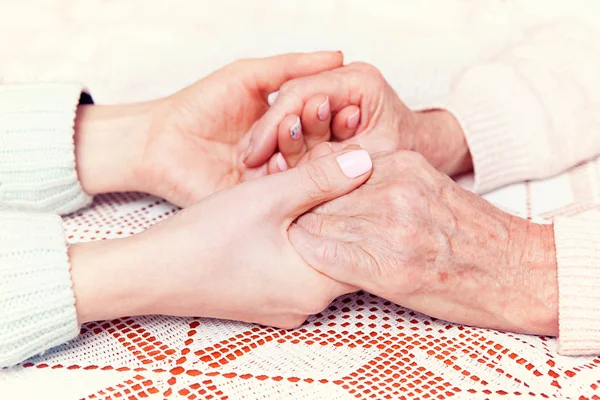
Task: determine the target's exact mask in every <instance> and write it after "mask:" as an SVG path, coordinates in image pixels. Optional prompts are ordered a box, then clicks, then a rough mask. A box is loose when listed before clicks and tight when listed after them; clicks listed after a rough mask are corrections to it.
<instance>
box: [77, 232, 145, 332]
mask: <svg viewBox="0 0 600 400" xmlns="http://www.w3.org/2000/svg"><path fill="white" fill-rule="evenodd" d="M137 241H138V240H137V238H136V237H130V238H126V239H115V240H105V241H98V242H90V243H78V244H74V245H71V246H70V247H69V262H70V264H71V278H72V281H73V291H74V293H75V307H76V310H77V320H78V322H79V323H80V324H82V323H85V322H90V321H100V320H109V319H114V318H120V317H124V316H131V315H145V314H150V313H152V301H151V300H150V294H151V293H152V291H151V290H149V288H147V287H145V285H146V283H145V280H144V279H143V277H144V272H143V271H140V270H139V269H140V268H142V267H146V266H147V265H148V263H147V260H144V259H143V257H145V256H144V254H145V253H144V252H143V251H139V249H137V248H135V247H136V242H137Z"/></svg>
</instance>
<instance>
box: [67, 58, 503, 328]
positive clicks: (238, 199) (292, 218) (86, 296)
mask: <svg viewBox="0 0 600 400" xmlns="http://www.w3.org/2000/svg"><path fill="white" fill-rule="evenodd" d="M277 91H278V96H277V98H276V99H275V100H274V102H273V104H272V105H269V102H268V97H269V95H270V94H271V93H273V92H277ZM441 125H443V126H446V127H451V126H456V127H457V128H458V129H456V130H453V129H450V128H447V129H446V131H445V134H444V135H440V136H439V137H435V138H434V137H432V132H434V131H435V129H434V128H436V127H439V126H441ZM75 143H76V159H77V168H78V174H79V177H80V179H81V182H82V185H83V188H84V189H85V190H86V191H87V192H88V193H90V194H99V193H105V192H116V191H140V192H146V193H150V194H153V195H156V196H160V197H163V198H165V199H167V200H169V201H171V202H172V203H174V204H176V205H178V206H180V207H183V210H182V211H180V212H179V213H177V214H176V215H175V216H173V217H171V218H169V219H167V220H166V221H163V222H161V223H159V224H157V225H155V226H154V227H152V228H150V229H148V230H147V231H145V232H143V233H141V234H138V235H134V236H132V237H128V238H125V239H119V240H108V241H103V242H97V243H87V244H75V245H72V246H71V247H70V250H69V255H70V259H71V263H72V277H73V282H74V290H75V295H76V302H77V303H76V304H77V312H78V318H79V322H80V323H83V322H87V321H92V320H103V319H111V318H116V317H122V316H128V315H145V314H167V315H177V316H203V317H216V318H224V319H233V320H240V321H246V322H254V323H260V324H264V325H270V326H276V327H282V328H293V327H297V326H299V325H300V324H302V323H303V322H304V321H305V320H306V318H307V317H308V316H309V315H311V314H314V313H318V312H320V311H322V310H323V309H324V308H325V307H327V305H328V304H329V303H330V302H331V301H332V300H333V299H335V298H336V297H338V296H340V295H342V294H345V293H350V292H353V291H356V290H358V289H365V290H367V291H369V292H372V293H374V294H377V295H380V296H382V297H386V298H389V299H392V300H393V301H396V302H399V303H402V305H406V306H409V307H414V308H415V309H417V310H419V311H423V312H426V313H429V314H432V315H437V314H440V313H442V314H443V316H444V317H448V312H451V313H455V314H456V315H457V316H462V315H467V314H469V313H468V312H467V311H465V310H466V309H468V307H470V305H468V304H464V305H460V304H452V305H451V306H449V307H451V309H449V310H440V306H439V304H440V302H437V301H433V300H431V297H430V296H433V298H434V300H435V296H436V294H435V292H434V291H433V288H431V287H429V286H428V287H427V290H425V285H426V282H429V281H430V278H431V277H429V276H426V275H423V274H422V273H421V272H419V271H418V270H419V268H421V267H422V266H423V263H425V262H427V261H426V260H429V259H430V258H431V254H432V252H435V251H439V249H438V247H437V246H438V243H437V242H436V241H431V240H430V242H427V240H429V239H430V237H434V236H435V237H437V236H436V235H438V233H436V232H432V231H431V229H430V228H431V226H432V225H431V219H432V218H436V219H439V220H440V221H447V220H448V221H449V216H452V215H456V212H457V211H456V210H452V211H448V210H447V209H446V204H445V203H444V204H442V203H440V202H441V201H449V202H452V203H453V204H454V205H455V206H456V204H464V205H465V207H464V210H463V211H464V214H465V218H467V219H470V214H469V211H468V210H470V208H469V207H472V204H473V201H475V202H476V203H477V202H478V201H479V200H478V199H477V198H476V199H475V200H473V199H472V198H469V197H468V195H467V194H466V192H465V193H463V192H461V191H460V189H459V188H457V187H455V186H453V185H454V183H453V182H452V181H451V180H450V179H449V178H448V176H447V174H448V175H450V174H455V173H458V172H461V171H462V170H464V169H468V168H469V167H470V166H469V165H468V164H469V162H470V158H469V154H468V149H467V146H466V143H465V141H464V137H463V135H462V132H461V130H460V129H459V127H458V125H457V124H456V121H454V119H453V118H452V116H451V115H449V114H448V113H445V112H442V111H431V112H424V113H415V112H413V111H411V110H409V109H408V108H407V107H406V106H405V105H404V104H403V103H402V102H401V101H400V99H399V98H398V96H397V95H396V93H395V92H394V90H393V89H392V88H391V87H390V86H389V84H388V83H387V82H386V81H385V79H384V78H383V77H382V76H381V74H380V73H379V72H378V71H377V69H375V68H374V67H372V66H370V65H367V64H363V63H354V64H349V65H345V66H344V65H343V55H342V54H341V53H340V52H316V53H309V54H286V55H280V56H275V57H270V58H264V59H247V60H240V61H236V62H234V63H232V64H230V65H227V66H225V67H223V68H221V69H220V70H218V71H216V72H214V73H212V74H211V75H209V76H207V77H205V78H204V79H202V80H200V81H199V82H197V83H195V84H193V85H191V86H189V87H187V88H185V89H183V90H181V91H179V92H177V93H175V94H173V95H171V96H169V97H166V98H162V99H158V100H153V101H150V102H145V103H137V104H130V105H119V106H80V107H79V110H78V116H77V122H76V135H75ZM407 150H408V151H407ZM440 190H443V191H444V193H447V194H446V195H445V197H443V198H440V197H439V196H438V193H439V192H440ZM453 193H455V194H453ZM453 196H454V197H453ZM450 197H452V198H450ZM477 204H479V203H477ZM481 207H483V208H485V207H487V204H483V203H481ZM490 208H491V206H490ZM432 213H435V215H432ZM449 225H452V222H449ZM451 228H452V226H451V227H450V228H449V229H451ZM440 229H442V228H440ZM454 229H455V226H454ZM419 235H421V236H422V237H418V236H419ZM441 259H442V256H441V255H440V260H441ZM421 261H422V262H421ZM459 261H460V260H459ZM459 261H457V262H459ZM392 278H393V279H392ZM422 289H423V293H420V292H419V291H421V290H422ZM459 289H460V288H456V289H453V290H459ZM443 290H447V289H443ZM440 291H442V289H440ZM424 293H426V295H425V294H424ZM432 293H433V295H432ZM424 296H428V297H424ZM444 296H451V294H443V295H442V294H439V293H438V294H437V298H442V297H444ZM414 299H417V300H414ZM461 307H462V308H461ZM442 308H443V307H442ZM486 318H488V320H486V323H485V324H486V325H487V326H490V325H491V326H493V325H494V321H492V322H490V320H489V315H487V316H486ZM450 319H452V315H450ZM454 319H455V320H458V322H461V321H460V320H461V317H456V318H454ZM465 322H469V323H474V324H477V323H478V321H473V320H472V319H470V320H468V321H465Z"/></svg>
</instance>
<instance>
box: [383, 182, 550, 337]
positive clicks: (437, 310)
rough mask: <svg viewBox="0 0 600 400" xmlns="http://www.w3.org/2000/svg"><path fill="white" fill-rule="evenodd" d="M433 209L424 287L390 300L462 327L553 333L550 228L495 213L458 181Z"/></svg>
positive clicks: (442, 195)
mask: <svg viewBox="0 0 600 400" xmlns="http://www.w3.org/2000/svg"><path fill="white" fill-rule="evenodd" d="M439 198H440V201H441V202H442V204H444V205H443V206H442V207H433V208H431V211H430V213H431V216H430V218H431V220H432V221H435V222H434V223H433V224H434V226H433V227H431V228H430V229H431V230H432V232H431V233H430V237H431V240H434V241H435V243H436V246H435V248H436V249H437V250H436V253H437V255H436V257H435V260H434V261H432V264H433V265H431V267H430V268H425V269H424V272H423V274H424V276H423V277H422V280H423V282H425V284H424V286H423V287H422V288H420V289H419V290H417V291H416V292H415V293H410V294H409V295H405V294H402V293H400V297H398V298H395V297H394V293H391V294H384V296H383V297H387V298H388V299H389V300H392V301H395V302H397V303H399V304H402V305H405V306H407V307H410V308H413V309H415V310H417V311H421V312H424V313H426V314H429V315H432V316H434V317H437V318H441V319H445V320H449V321H452V322H458V323H461V324H466V325H471V326H480V327H486V328H492V329H499V330H505V331H511V332H521V333H529V334H543V335H553V336H555V335H557V333H558V304H557V302H558V290H557V271H556V256H555V250H554V237H553V233H552V226H551V225H539V224H535V223H532V222H530V221H528V220H524V219H521V218H518V217H515V216H512V215H509V214H507V213H504V212H503V211H501V210H499V209H497V208H496V207H494V206H493V205H491V204H490V203H488V202H487V201H485V200H484V199H483V198H481V197H479V196H477V195H475V194H473V193H470V192H468V191H466V190H464V189H462V188H460V187H459V186H458V185H456V184H453V183H452V184H449V185H448V186H447V187H446V188H445V190H443V191H442V192H441V194H440V195H439Z"/></svg>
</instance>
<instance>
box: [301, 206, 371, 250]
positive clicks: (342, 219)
mask: <svg viewBox="0 0 600 400" xmlns="http://www.w3.org/2000/svg"><path fill="white" fill-rule="evenodd" d="M334 201H335V200H334ZM296 224H298V226H300V227H302V228H303V229H304V230H306V231H307V232H308V233H310V234H311V235H313V236H320V237H326V238H329V239H336V240H340V241H343V242H356V241H359V240H361V239H362V235H364V232H365V223H364V221H363V220H361V219H359V218H355V217H352V216H338V215H324V214H315V213H312V212H308V213H306V214H303V215H301V216H300V217H299V218H298V219H297V220H296Z"/></svg>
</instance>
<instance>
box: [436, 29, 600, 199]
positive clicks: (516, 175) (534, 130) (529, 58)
mask: <svg viewBox="0 0 600 400" xmlns="http://www.w3.org/2000/svg"><path fill="white" fill-rule="evenodd" d="M599 29H600V28H599V27H597V26H592V24H590V23H587V22H586V21H584V20H579V21H578V20H569V21H556V22H553V23H549V24H546V25H543V26H538V27H534V28H532V29H530V30H529V31H528V32H526V34H525V37H524V40H522V41H521V42H519V43H517V44H516V45H513V46H511V47H509V48H506V49H504V50H503V51H502V52H501V53H500V54H498V55H496V56H495V57H494V58H493V59H491V60H488V61H486V62H483V63H481V64H478V65H475V66H473V67H471V68H468V69H466V70H465V72H464V73H463V74H462V76H460V77H458V79H457V80H456V81H455V83H454V85H453V87H452V90H451V92H450V95H449V97H448V98H447V99H445V100H444V101H442V102H441V107H442V108H446V109H447V110H448V111H450V112H451V113H453V114H454V115H455V117H456V118H457V119H458V121H459V123H460V124H461V126H462V128H463V131H464V133H465V137H466V140H467V143H468V146H469V148H470V150H471V155H472V157H473V164H474V170H475V187H474V190H475V191H477V192H480V193H481V192H487V191H489V190H492V189H495V188H497V187H500V186H503V185H507V184H510V183H514V182H518V181H524V180H530V179H539V178H545V177H548V176H550V175H553V174H556V173H558V172H561V171H563V170H565V169H567V168H569V167H571V166H573V165H575V164H577V163H579V162H581V161H584V160H587V159H589V158H592V157H594V156H596V155H598V154H600V112H599V111H600V73H599V71H600V32H599Z"/></svg>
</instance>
